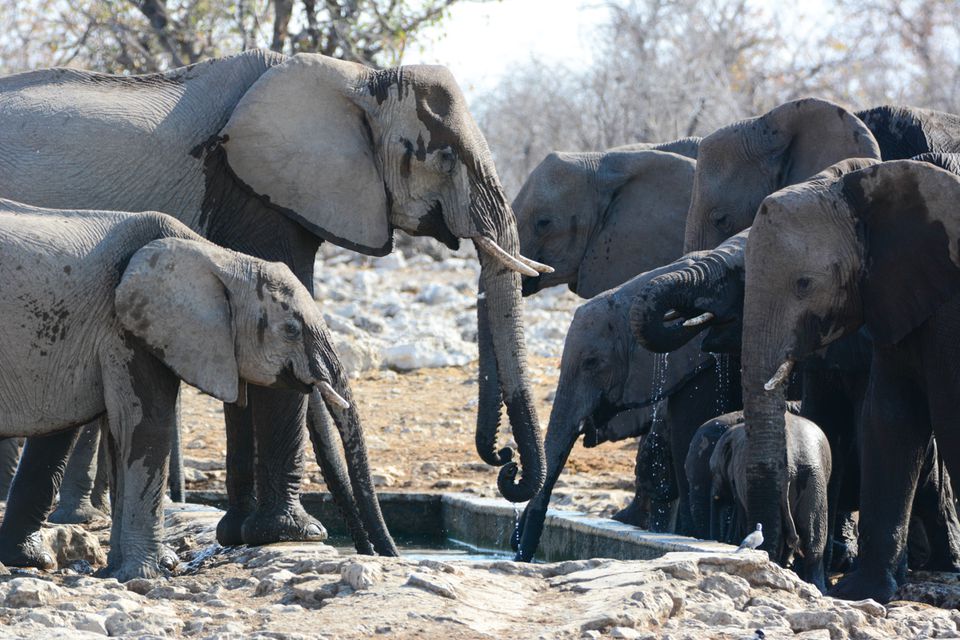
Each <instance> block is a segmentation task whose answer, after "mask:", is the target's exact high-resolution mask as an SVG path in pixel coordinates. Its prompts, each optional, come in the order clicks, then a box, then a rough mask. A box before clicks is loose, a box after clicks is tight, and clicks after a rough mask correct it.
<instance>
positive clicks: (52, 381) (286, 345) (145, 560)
mask: <svg viewBox="0 0 960 640" xmlns="http://www.w3.org/2000/svg"><path fill="white" fill-rule="evenodd" d="M0 248H2V251H0V254H2V256H3V258H2V259H0V281H2V282H3V283H4V284H3V286H4V293H5V295H4V296H3V302H0V324H2V325H3V327H4V333H3V336H2V338H0V351H2V352H3V354H4V372H3V375H2V376H0V408H2V411H0V435H3V436H5V437H9V436H23V437H38V436H47V437H48V438H51V439H53V441H54V442H55V444H54V445H51V448H52V447H54V446H56V447H61V446H63V447H66V448H67V449H69V447H70V446H72V445H73V443H74V442H75V441H76V438H77V436H78V434H79V430H78V429H77V428H76V427H77V426H78V425H82V424H87V423H90V422H92V421H94V420H95V419H97V418H98V417H99V416H101V415H105V416H106V419H107V422H108V424H109V448H110V457H111V462H112V464H111V465H110V466H111V475H112V482H111V490H112V493H113V496H114V500H113V526H112V529H111V534H110V540H111V545H110V553H109V556H108V565H107V569H106V575H109V576H112V577H116V578H117V579H119V580H129V579H132V578H138V577H142V578H151V577H156V576H158V575H160V574H161V573H162V570H161V566H160V565H161V563H163V564H166V563H167V562H169V560H168V559H164V558H161V553H160V551H161V545H160V534H161V530H162V510H163V490H164V487H165V484H166V477H165V476H166V473H167V470H166V467H167V463H168V453H169V451H170V438H171V436H172V432H173V430H175V429H176V404H177V396H178V393H179V388H180V381H181V380H184V381H186V382H188V383H189V384H192V385H194V386H195V387H197V388H199V389H200V390H202V391H204V392H205V393H208V394H210V395H212V396H213V397H215V398H218V399H219V400H221V401H223V402H227V403H231V404H241V405H242V404H244V403H245V402H246V401H247V397H248V385H249V386H250V387H252V386H253V385H260V386H268V387H271V386H272V387H279V388H286V389H292V390H295V391H296V392H298V393H303V394H308V393H311V392H312V391H313V390H314V389H318V390H319V392H320V394H321V395H322V398H323V402H324V403H325V404H326V405H327V406H328V409H329V410H330V411H331V412H332V413H333V415H334V417H335V419H336V420H337V423H338V427H339V428H340V429H341V430H342V432H343V436H344V441H345V442H350V441H352V440H354V439H355V438H356V436H357V434H358V433H359V432H360V430H361V424H360V421H359V416H358V413H357V410H356V408H355V407H353V406H352V403H351V394H350V389H349V386H348V384H347V377H346V374H345V372H344V371H343V368H342V366H341V365H340V362H339V360H338V359H337V356H336V353H335V352H334V350H333V347H332V344H331V341H330V335H329V332H328V331H327V328H326V325H325V323H324V321H323V316H322V314H321V313H320V310H319V308H318V307H317V305H316V303H314V301H313V297H312V296H311V295H310V293H309V292H308V291H307V290H306V288H305V287H304V286H303V285H302V284H301V283H300V281H299V280H297V278H296V277H295V276H294V274H293V272H292V271H291V270H290V269H289V268H288V267H287V266H286V265H284V264H282V263H276V262H267V261H264V260H261V259H258V258H253V257H249V256H246V255H243V254H240V253H237V252H234V251H230V250H227V249H223V248H221V247H218V246H217V245H214V244H213V243H211V242H209V241H207V240H205V239H204V238H202V237H201V236H199V235H198V234H196V233H194V232H193V231H191V230H190V229H189V228H188V227H187V226H185V225H183V224H182V223H180V222H178V221H177V220H176V219H174V218H172V217H170V216H167V215H165V214H161V213H153V212H148V213H140V214H126V213H120V212H112V211H77V210H58V211H55V210H49V209H40V208H36V207H32V206H27V205H23V204H20V203H16V202H12V201H9V200H0ZM60 460H61V461H62V460H63V457H61V458H60ZM358 462H359V464H360V465H362V466H364V467H365V466H366V456H365V455H364V456H361V458H360V459H359V460H358ZM62 471H63V466H62V464H61V465H59V466H56V467H54V468H52V469H51V468H46V467H45V468H41V469H25V470H24V473H18V474H17V475H16V476H15V478H14V487H13V489H12V490H11V498H10V501H9V502H8V509H10V510H13V511H14V512H16V511H17V510H18V509H25V508H26V509H33V510H35V511H37V514H36V515H37V516H39V519H41V520H42V518H43V517H45V516H46V510H47V508H48V506H49V505H50V498H52V495H49V494H48V495H42V494H41V493H40V492H38V491H37V490H36V488H34V487H27V488H26V489H27V490H28V491H29V490H31V489H32V492H33V495H32V500H30V501H29V502H30V504H26V505H18V504H16V502H17V501H19V500H21V496H22V495H23V494H22V493H18V491H17V487H16V484H17V483H19V482H22V481H25V480H29V479H30V478H31V476H37V475H39V474H43V473H48V474H50V473H51V472H52V475H53V477H54V484H56V483H57V480H56V477H57V476H58V475H59V474H60V473H62ZM351 471H354V472H356V471H360V472H365V473H367V474H368V473H369V470H367V469H363V468H360V469H357V468H354V469H351ZM54 490H55V488H54ZM362 499H364V500H365V501H367V502H368V504H367V505H366V506H367V507H369V508H370V509H371V510H373V511H376V510H379V506H378V505H377V501H376V495H375V494H374V492H373V487H372V485H371V486H368V487H366V491H365V495H364V497H363V498H362ZM19 523H20V521H19V520H14V521H11V520H10V519H9V518H5V519H4V521H3V523H2V525H0V527H2V528H4V529H9V528H10V527H11V526H13V527H16V526H18V524H19ZM321 535H324V536H325V532H321ZM25 538H26V539H27V540H29V541H31V542H35V543H37V544H40V542H39V540H40V535H39V530H34V531H32V532H29V533H28V535H26V536H25ZM386 542H390V543H391V544H392V541H389V539H388V540H387V541H386Z"/></svg>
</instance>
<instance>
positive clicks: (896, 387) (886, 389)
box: [831, 349, 930, 602]
mask: <svg viewBox="0 0 960 640" xmlns="http://www.w3.org/2000/svg"><path fill="white" fill-rule="evenodd" d="M899 369H900V363H899V359H898V358H896V357H895V354H890V353H883V352H881V351H880V349H877V350H876V351H875V353H874V358H873V366H872V369H871V373H870V388H869V390H868V393H867V398H866V400H865V402H864V412H863V426H862V439H861V441H862V442H863V443H864V449H863V451H864V455H863V459H862V460H861V470H860V475H861V483H860V507H861V508H860V557H859V562H858V567H857V569H856V570H855V571H853V572H852V573H849V574H847V575H846V576H844V578H843V579H842V580H841V581H840V582H839V583H837V585H836V586H835V587H834V588H833V590H832V591H831V595H833V596H835V597H839V598H845V599H852V600H861V599H864V598H873V599H875V600H877V601H879V602H887V601H889V600H890V598H892V597H893V594H894V592H895V591H896V589H897V581H896V574H897V565H898V563H899V561H900V560H901V558H902V554H903V553H904V551H905V546H906V531H907V525H908V520H909V517H910V508H911V506H912V504H913V497H914V494H915V491H916V487H917V480H918V478H919V476H920V469H921V466H922V464H923V459H924V457H925V453H926V449H927V444H928V443H929V440H930V417H929V412H928V410H927V404H926V397H925V394H924V393H923V392H922V391H921V390H920V389H919V388H918V387H917V385H915V384H914V383H912V382H911V381H910V380H908V379H905V378H904V377H903V374H902V373H900V371H899Z"/></svg>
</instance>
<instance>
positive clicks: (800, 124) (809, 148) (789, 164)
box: [757, 98, 880, 187]
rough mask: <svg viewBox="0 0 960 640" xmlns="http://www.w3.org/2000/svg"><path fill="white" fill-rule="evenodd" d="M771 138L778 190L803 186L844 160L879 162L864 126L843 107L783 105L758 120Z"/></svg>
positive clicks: (797, 102) (814, 103)
mask: <svg viewBox="0 0 960 640" xmlns="http://www.w3.org/2000/svg"><path fill="white" fill-rule="evenodd" d="M757 124H758V126H760V127H762V128H763V129H764V130H765V131H766V132H767V133H769V134H770V135H772V136H773V140H775V142H776V143H775V147H776V151H775V154H776V159H777V160H778V161H779V166H780V171H779V176H778V183H779V184H778V186H779V187H786V186H789V185H792V184H798V183H800V182H803V181H804V180H806V179H807V178H809V177H811V176H813V175H814V174H816V173H819V172H820V171H822V170H823V169H825V168H827V167H829V166H830V165H833V164H836V163H837V162H840V161H841V160H845V159H846V158H875V159H877V160H879V159H880V147H879V146H878V145H877V141H876V140H875V139H874V137H873V134H872V133H870V130H869V129H868V128H867V126H866V125H865V124H864V123H863V122H862V121H861V120H860V119H859V118H857V117H856V116H855V115H853V114H852V113H850V112H849V111H847V110H846V109H844V108H843V107H841V106H839V105H837V104H834V103H832V102H828V101H826V100H819V99H816V98H805V99H803V100H794V101H792V102H787V103H784V104H782V105H780V106H779V107H776V108H775V109H773V110H771V111H769V112H768V113H766V114H765V115H763V116H761V117H760V118H759V119H758V123H757Z"/></svg>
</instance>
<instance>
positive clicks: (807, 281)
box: [793, 276, 813, 298]
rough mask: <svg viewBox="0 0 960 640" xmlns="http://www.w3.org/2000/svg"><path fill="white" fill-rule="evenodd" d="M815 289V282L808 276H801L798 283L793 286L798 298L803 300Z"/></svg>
mask: <svg viewBox="0 0 960 640" xmlns="http://www.w3.org/2000/svg"><path fill="white" fill-rule="evenodd" d="M812 287H813V280H812V279H811V278H809V277H807V276H801V277H799V278H797V281H796V282H795V283H794V285H793V290H794V293H796V295H797V297H798V298H802V297H804V296H806V295H807V294H808V293H810V289H811V288H812Z"/></svg>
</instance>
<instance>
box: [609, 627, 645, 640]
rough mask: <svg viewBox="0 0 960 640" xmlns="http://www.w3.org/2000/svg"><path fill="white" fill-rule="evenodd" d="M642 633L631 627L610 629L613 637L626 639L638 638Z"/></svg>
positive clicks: (635, 639)
mask: <svg viewBox="0 0 960 640" xmlns="http://www.w3.org/2000/svg"><path fill="white" fill-rule="evenodd" d="M640 636H641V633H640V632H639V631H637V630H636V629H632V628H630V627H613V628H612V629H610V637H611V638H624V639H625V640H637V639H638V638H639V637H640Z"/></svg>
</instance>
